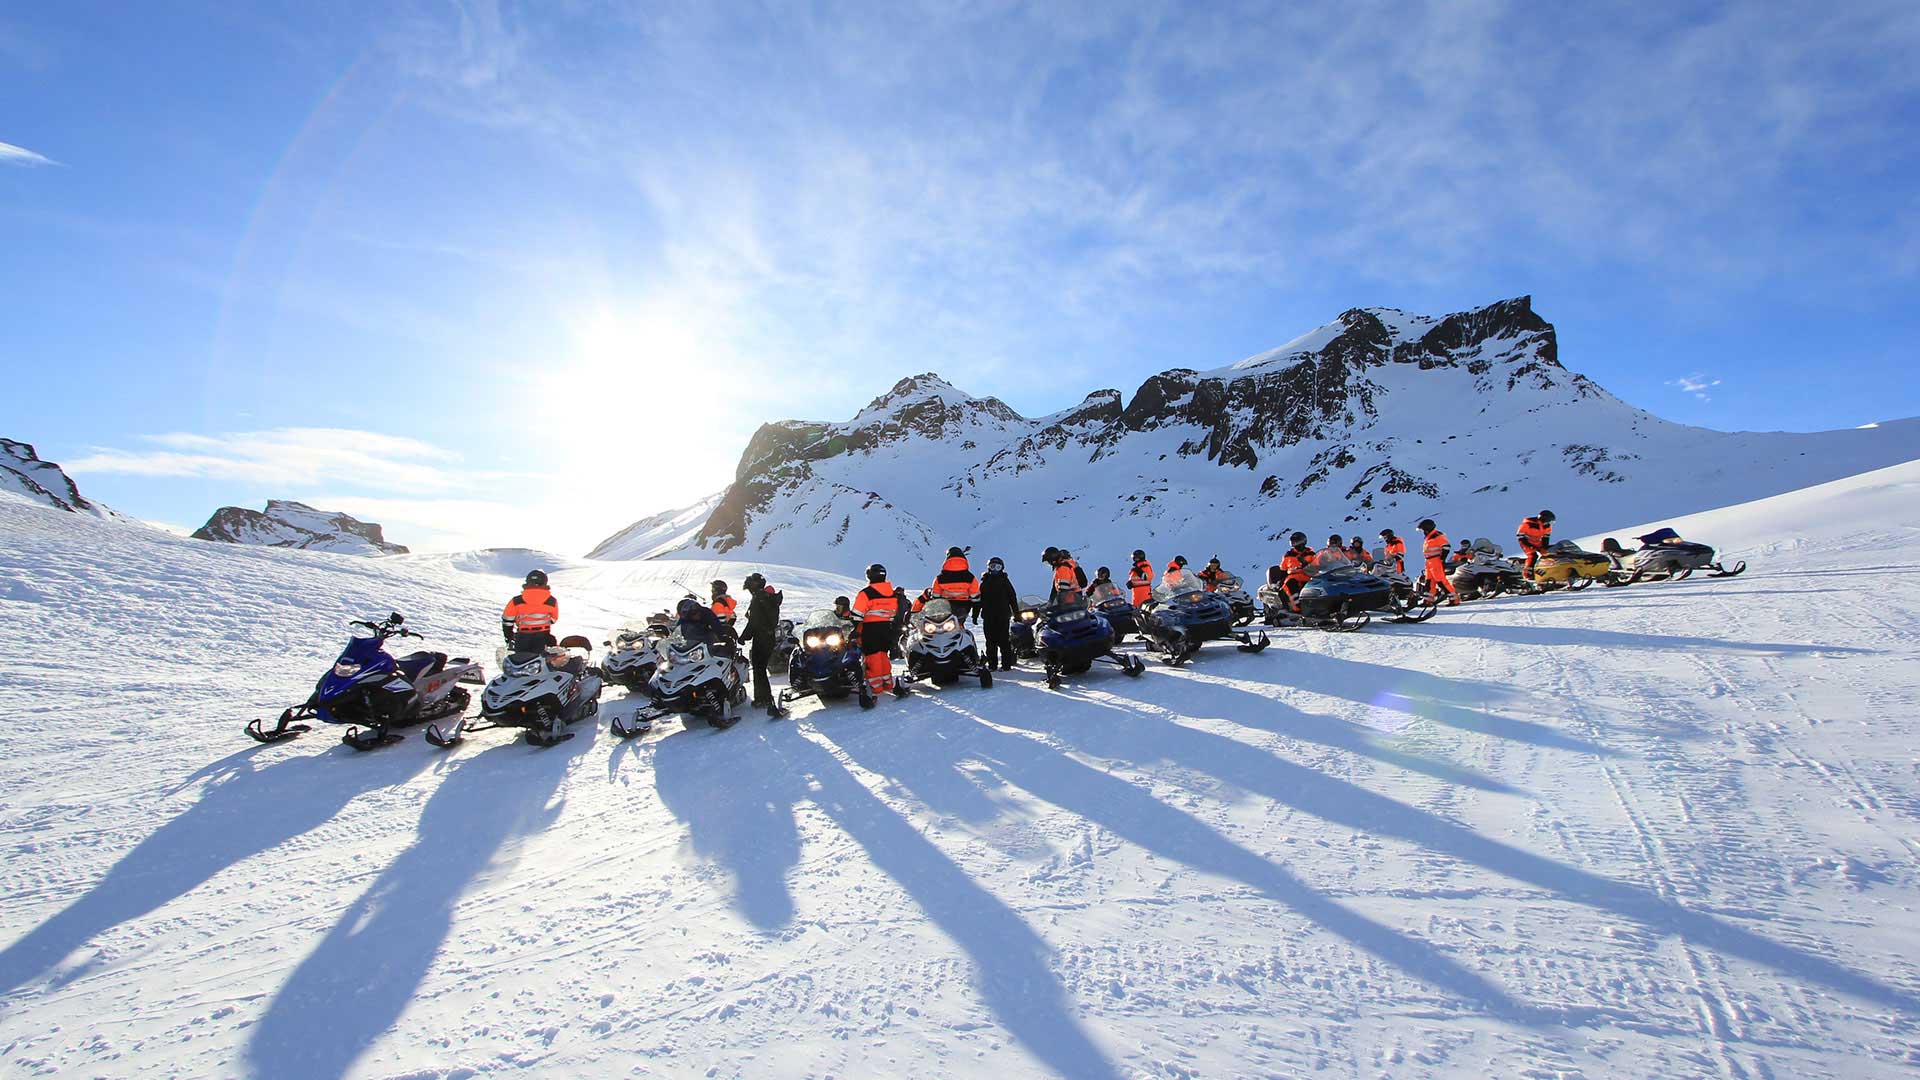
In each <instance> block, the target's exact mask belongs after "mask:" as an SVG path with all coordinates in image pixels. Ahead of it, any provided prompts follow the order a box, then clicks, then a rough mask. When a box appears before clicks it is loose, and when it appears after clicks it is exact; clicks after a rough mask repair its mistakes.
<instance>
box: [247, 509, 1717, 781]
mask: <svg viewBox="0 0 1920 1080" xmlns="http://www.w3.org/2000/svg"><path fill="white" fill-rule="evenodd" d="M1383 535H1385V534H1383ZM1635 539H1636V540H1637V541H1638V542H1639V544H1640V547H1639V548H1638V549H1637V550H1635V551H1631V552H1629V551H1627V550H1626V549H1625V548H1623V547H1622V546H1621V545H1620V544H1619V543H1618V542H1617V541H1615V540H1614V539H1612V538H1608V539H1607V540H1606V541H1605V542H1604V543H1603V544H1602V545H1601V548H1602V550H1600V551H1598V552H1591V551H1585V550H1583V549H1581V548H1580V546H1579V545H1578V544H1576V543H1574V542H1573V541H1571V540H1563V541H1560V542H1558V543H1553V544H1548V545H1545V546H1536V550H1537V551H1538V555H1537V556H1536V558H1535V560H1534V565H1533V567H1532V569H1531V572H1529V571H1528V570H1527V568H1526V565H1525V562H1524V561H1523V560H1521V559H1519V558H1509V557H1507V556H1506V554H1505V553H1504V552H1503V551H1501V549H1500V547H1499V545H1497V544H1494V543H1493V542H1491V541H1489V540H1487V539H1485V538H1480V539H1476V540H1474V541H1473V542H1472V543H1471V544H1469V545H1465V546H1464V547H1463V549H1462V550H1461V551H1460V552H1457V553H1455V554H1454V556H1453V557H1452V558H1451V560H1450V565H1449V568H1448V580H1449V581H1450V582H1451V584H1452V586H1453V589H1454V591H1455V593H1456V595H1457V596H1458V597H1459V598H1460V599H1462V600H1473V599H1479V598H1485V597H1495V596H1501V595H1535V594H1539V593H1544V592H1550V591H1554V590H1560V589H1564V590H1568V591H1580V590H1583V589H1586V588H1588V587H1590V586H1591V585H1592V584H1593V583H1595V582H1599V583H1601V584H1602V585H1604V586H1609V587H1621V586H1627V585H1633V584H1637V583H1640V582H1646V581H1668V580H1672V581H1678V580H1682V579H1684V578H1687V577H1688V576H1690V575H1692V574H1694V573H1695V572H1705V573H1706V574H1707V575H1709V576H1712V577H1733V576H1735V575H1738V574H1740V573H1743V572H1744V571H1745V570H1746V568H1747V565H1746V563H1745V562H1739V563H1736V564H1735V565H1733V566H1732V567H1727V566H1724V565H1723V564H1722V563H1721V562H1720V561H1718V560H1717V559H1716V557H1715V552H1714V549H1713V548H1712V547H1711V546H1709V545H1706V544H1701V543H1695V542H1691V541H1687V540H1684V539H1682V538H1681V537H1680V536H1679V534H1678V533H1676V532H1675V531H1674V530H1673V529H1670V528H1662V529H1657V530H1655V531H1653V532H1651V533H1648V534H1646V535H1644V536H1639V537H1636V538H1635ZM1357 543H1358V541H1357V540H1356V544H1357ZM1356 553H1357V554H1364V553H1359V552H1358V549H1357V548H1356ZM1136 554H1137V553H1136ZM1178 562H1179V563H1180V569H1181V570H1182V572H1180V573H1177V574H1176V573H1171V572H1170V573H1168V574H1166V575H1165V576H1163V577H1162V578H1161V580H1160V581H1159V582H1158V583H1157V584H1154V585H1153V586H1152V589H1151V598H1150V599H1148V600H1147V601H1146V602H1145V603H1142V604H1139V605H1136V604H1135V603H1134V602H1133V599H1132V597H1131V596H1130V595H1129V593H1127V592H1125V591H1123V590H1122V589H1121V588H1120V587H1119V585H1118V584H1117V583H1115V582H1114V581H1112V580H1111V579H1109V578H1107V577H1106V576H1105V575H1104V572H1103V574H1102V576H1101V578H1100V579H1099V580H1097V581H1095V582H1093V583H1092V585H1091V586H1089V587H1086V588H1079V587H1073V584H1072V583H1071V582H1068V583H1066V587H1059V588H1056V589H1055V591H1054V592H1053V593H1052V595H1050V596H1047V597H1040V596H1023V597H1021V598H1020V606H1019V608H1018V610H1017V611H1016V612H1015V614H1014V617H1013V620H1012V625H1011V628H1010V633H1011V644H1012V651H1013V654H1014V656H1016V657H1018V658H1020V659H1022V660H1032V661H1037V662H1039V664H1040V666H1041V668H1042V671H1043V672H1044V675H1045V679H1046V683H1047V686H1048V687H1050V688H1055V689H1057V688H1059V687H1060V686H1062V685H1063V684H1064V682H1065V681H1066V680H1067V679H1069V678H1073V677H1075V676H1080V675H1084V674H1086V673H1087V672H1089V671H1091V670H1092V669H1093V668H1094V667H1095V666H1096V665H1104V666H1110V667H1113V668H1116V669H1118V670H1119V671H1120V672H1121V673H1123V674H1125V675H1127V676H1130V677H1138V676H1139V675H1141V674H1142V673H1143V672H1144V671H1145V670H1146V665H1145V663H1144V662H1143V661H1142V660H1141V659H1140V656H1139V655H1137V654H1132V653H1122V652H1120V651H1119V647H1120V646H1121V645H1122V644H1123V643H1125V642H1126V641H1127V640H1128V639H1129V638H1130V637H1133V636H1138V638H1139V639H1140V641H1141V642H1142V643H1143V644H1144V645H1145V647H1146V649H1147V650H1148V651H1149V652H1150V653H1152V654H1155V655H1158V656H1159V657H1160V658H1161V660H1162V661H1164V662H1165V663H1167V664H1169V665H1172V666H1178V665H1181V664H1184V663H1186V662H1187V661H1189V660H1191V659H1192V658H1193V657H1194V656H1196V655H1197V654H1198V653H1199V651H1200V649H1201V647H1202V646H1203V645H1204V644H1206V643H1207V642H1209V641H1231V642H1233V643H1234V645H1235V646H1236V647H1237V648H1238V649H1239V650H1240V651H1242V652H1248V653H1257V652H1260V651H1261V650H1263V649H1265V648H1266V647H1267V646H1268V644H1269V639H1268V637H1267V635H1266V633H1265V631H1264V630H1250V629H1248V628H1249V627H1250V626H1251V625H1252V624H1253V623H1254V622H1256V621H1258V622H1260V623H1261V624H1262V625H1263V626H1265V627H1272V628H1292V627H1299V628H1314V629H1322V630H1328V631H1333V632H1342V633H1344V632H1351V631H1354V630H1358V629H1360V628H1362V627H1364V626H1366V625H1368V623H1369V622H1370V621H1371V620H1372V619H1373V617H1374V616H1375V614H1376V613H1378V614H1383V615H1385V616H1387V617H1389V618H1390V619H1391V620H1392V621H1395V622H1405V623H1418V622H1422V621H1425V620H1426V619H1429V618H1431V617H1432V616H1433V614H1434V612H1435V610H1436V609H1437V605H1438V602H1439V597H1438V588H1437V587H1436V586H1435V585H1434V584H1433V583H1432V582H1429V580H1428V579H1427V577H1426V576H1425V575H1422V576H1421V577H1419V578H1417V579H1415V578H1412V577H1410V576H1409V575H1408V574H1407V573H1406V572H1405V570H1404V568H1403V567H1402V565H1401V561H1400V560H1399V559H1388V558H1386V557H1384V553H1380V554H1376V555H1375V556H1374V558H1373V561H1372V562H1371V564H1366V563H1358V562H1352V561H1344V560H1341V561H1331V562H1330V563H1329V564H1328V565H1325V566H1323V567H1322V568H1320V569H1319V570H1318V572H1316V573H1314V574H1313V575H1312V576H1311V577H1310V578H1308V579H1307V580H1306V581H1305V582H1304V583H1300V584H1299V585H1298V588H1297V589H1296V590H1294V592H1293V593H1292V595H1291V596H1289V595H1288V591H1287V589H1286V586H1285V584H1284V583H1283V581H1282V580H1281V579H1280V575H1279V573H1278V570H1279V568H1278V567H1276V568H1274V571H1270V572H1269V582H1268V584H1266V585H1263V586H1262V587H1261V588H1260V589H1259V591H1258V593H1257V594H1255V595H1249V594H1248V593H1247V591H1246V587H1245V585H1244V583H1243V582H1242V580H1241V579H1240V578H1239V577H1238V576H1237V575H1234V574H1231V573H1228V572H1226V571H1225V570H1223V569H1222V568H1221V567H1220V565H1219V560H1218V559H1215V560H1213V561H1212V562H1211V563H1210V564H1209V566H1208V568H1207V570H1205V571H1203V572H1200V573H1196V574H1189V573H1185V572H1184V559H1182V560H1178ZM1173 569H1174V567H1172V566H1170V567H1169V570H1170V571H1171V570H1173ZM542 580H543V581H544V575H542ZM1080 580H1081V581H1084V580H1085V579H1084V577H1082V578H1081V579H1080ZM1140 584H1141V585H1142V587H1144V586H1145V584H1146V583H1145V582H1144V581H1143V582H1140ZM844 599H845V598H842V601H844ZM681 603H682V606H683V609H684V608H685V607H686V605H688V604H693V605H698V601H697V600H696V598H695V597H694V596H693V595H692V594H691V593H689V594H688V596H687V597H686V599H685V600H683V601H682V602H681ZM907 618H908V633H907V636H906V638H905V640H904V641H903V642H901V644H900V646H899V649H900V654H901V656H902V658H903V659H904V660H905V661H906V672H905V676H904V679H903V680H901V681H900V684H899V685H897V686H896V687H895V690H894V692H895V693H896V694H904V693H905V692H906V685H907V684H911V683H915V682H927V683H931V684H933V685H935V686H949V685H952V684H954V683H957V682H960V681H962V680H975V681H978V683H979V685H980V686H981V688H982V689H989V688H991V687H992V686H993V665H992V664H991V663H989V662H988V661H987V659H986V658H985V656H984V655H983V652H982V650H981V648H980V645H979V643H978V642H977V641H976V640H975V638H974V635H973V633H972V632H971V631H970V630H969V629H968V628H967V622H966V619H965V617H964V612H963V611H957V610H956V609H955V608H954V606H953V605H952V604H951V603H949V602H948V601H947V600H945V599H932V600H931V601H929V602H926V603H924V604H923V605H916V610H914V611H913V612H912V613H911V615H910V616H908V617H907ZM405 622H406V620H405V618H404V617H403V616H401V615H400V614H399V613H398V612H394V613H392V614H389V615H387V616H386V617H385V618H383V619H378V620H375V619H361V620H355V621H353V622H352V623H351V624H350V625H349V639H348V642H347V645H346V648H345V649H343V650H342V651H341V653H340V655H339V657H338V658H337V659H336V660H335V661H334V663H333V665H332V667H330V668H329V669H328V670H327V671H326V672H325V673H324V674H322V675H321V677H320V679H319V681H318V682H317V683H316V684H315V686H314V689H313V692H312V693H311V694H310V695H309V696H308V698H307V700H306V701H304V702H303V703H301V704H300V705H297V706H294V707H292V708H289V709H286V710H284V711H283V712H281V714H280V716H279V718H278V720H277V721H276V722H275V724H274V725H273V726H271V727H268V726H266V725H264V724H263V723H262V722H261V721H260V720H254V721H252V722H251V723H249V724H248V725H247V726H246V733H247V734H248V735H249V736H251V737H252V738H253V739H255V740H256V741H258V742H261V743H277V742H281V741H283V740H286V739H290V738H293V737H294V736H296V735H299V734H300V733H302V732H305V731H309V730H311V728H312V724H311V722H312V721H317V722H320V723H324V724H332V725H339V726H344V727H346V729H347V731H346V734H345V735H344V736H343V737H342V740H341V741H342V742H343V743H345V744H346V745H347V746H349V747H352V748H353V749H355V750H374V749H378V748H379V747H382V746H388V745H391V744H393V743H396V742H399V741H400V740H401V739H402V738H403V736H402V735H400V734H399V733H398V730H397V729H401V728H406V727H412V726H417V725H421V724H424V725H426V729H425V738H426V740H427V741H428V742H429V743H431V744H433V745H434V746H438V747H442V748H445V747H451V746H454V745H457V744H458V743H460V742H461V741H462V740H463V739H464V738H465V737H466V736H467V735H469V734H472V733H474V732H478V731H487V730H492V729H496V728H506V729H514V730H518V731H520V732H522V733H524V736H525V738H526V741H527V742H528V743H529V744H531V745H534V746H553V745H556V744H558V743H561V742H564V741H566V740H567V739H570V738H572V737H573V734H572V732H570V731H568V730H567V728H568V727H570V726H572V725H573V724H576V723H579V722H580V721H582V720H586V719H588V718H590V717H593V716H595V715H597V714H598V712H599V701H600V696H601V693H602V691H603V689H604V687H605V685H606V684H607V683H609V682H610V683H613V684H614V685H616V686H620V687H623V688H625V689H626V690H627V691H629V693H630V694H634V695H644V696H645V698H646V699H647V700H648V701H649V702H650V705H649V706H647V707H644V708H642V709H640V710H638V711H635V712H633V713H631V714H629V715H625V716H616V717H615V718H614V719H613V721H612V723H611V729H612V731H613V733H614V734H616V735H618V736H620V737H622V738H633V737H636V736H639V735H643V734H645V733H646V732H647V731H649V730H651V729H652V727H653V725H654V723H655V722H657V721H658V720H659V719H662V718H664V717H667V716H671V715H680V716H682V717H684V718H686V719H687V720H688V721H695V720H699V721H705V722H706V723H708V724H709V725H711V726H713V727H716V728H726V727H731V726H732V725H733V724H734V723H735V722H737V721H738V719H739V713H738V709H739V707H740V706H741V705H742V704H743V703H745V701H746V698H747V663H746V658H745V657H744V656H742V655H741V651H740V649H739V645H738V641H737V640H736V639H734V637H733V635H732V634H731V632H730V631H728V632H725V633H724V634H720V635H715V634H713V633H706V634H701V633H697V632H694V631H695V629H697V627H696V628H690V627H689V624H688V621H687V620H686V619H684V618H682V619H676V618H675V617H674V616H672V615H671V614H669V613H667V612H664V611H662V612H658V613H656V614H654V615H653V616H651V617H650V618H648V619H647V620H646V621H645V622H642V623H637V624H629V625H626V626H622V627H620V628H619V629H618V630H616V631H614V632H613V633H612V634H611V635H609V637H608V638H607V639H606V641H605V642H604V645H605V646H606V650H607V651H606V653H605V655H604V657H603V659H602V661H601V663H600V664H599V665H597V666H595V665H593V664H592V663H591V659H592V643H591V642H589V641H588V640H587V639H586V638H584V637H580V636H577V635H575V636H570V637H566V638H562V639H560V640H559V641H557V642H556V641H554V639H553V637H552V635H551V634H547V635H544V636H526V635H523V637H522V639H516V640H515V641H514V642H513V643H512V644H511V645H510V646H509V648H506V649H502V650H501V654H500V657H499V662H500V666H501V672H500V674H499V675H498V676H496V677H495V678H494V679H492V680H491V681H488V680H487V679H486V678H485V676H484V674H483V672H482V669H481V666H480V665H479V664H478V663H476V662H475V661H473V660H470V659H468V658H466V657H449V656H447V655H446V654H445V653H438V652H428V651H419V652H411V653H408V654H406V655H404V656H398V657H396V656H394V655H393V654H392V653H390V652H388V651H387V643H388V642H389V641H392V640H394V639H399V638H409V637H413V638H417V637H419V636H420V635H419V634H417V633H415V632H414V631H413V630H411V629H409V628H408V627H407V626H406V625H405ZM535 637H540V638H542V639H541V640H534V638H535ZM768 666H769V668H770V669H771V670H774V671H784V672H785V673H786V675H787V686H786V688H784V689H783V690H781V691H780V693H779V697H778V704H777V705H776V706H775V707H774V708H773V710H772V711H773V712H774V714H775V715H780V714H781V713H782V712H783V711H784V707H785V706H786V705H787V704H790V703H791V702H793V701H797V700H799V699H801V698H805V697H815V698H819V699H823V700H844V699H847V698H852V699H854V700H855V701H857V702H858V703H859V705H860V707H861V708H863V709H870V708H872V707H873V706H874V704H875V702H876V694H875V691H874V689H873V687H872V685H871V684H870V681H869V678H868V675H867V672H866V671H865V670H864V669H863V664H862V655H861V650H860V648H859V624H858V623H857V622H855V621H854V617H853V616H852V615H851V613H850V612H847V611H845V610H838V609H822V610H819V611H816V612H814V613H813V614H812V615H811V616H810V617H809V618H808V619H807V621H806V622H805V624H804V625H802V626H800V627H798V628H796V627H795V625H794V623H793V622H792V620H788V619H782V620H779V622H778V627H777V630H776V634H775V644H774V648H773V652H772V660H771V662H770V663H769V665H768ZM483 684H484V689H483V690H482V691H481V695H480V705H481V707H480V712H479V714H478V715H477V716H473V717H469V716H467V715H466V711H467V708H468V706H469V705H470V704H471V703H472V700H473V695H472V693H471V692H470V691H469V690H468V689H467V687H468V686H473V685H483ZM450 717H451V718H452V723H451V724H450V725H448V726H447V727H445V728H442V727H441V726H440V724H439V723H438V722H439V721H443V720H446V719H448V718H450Z"/></svg>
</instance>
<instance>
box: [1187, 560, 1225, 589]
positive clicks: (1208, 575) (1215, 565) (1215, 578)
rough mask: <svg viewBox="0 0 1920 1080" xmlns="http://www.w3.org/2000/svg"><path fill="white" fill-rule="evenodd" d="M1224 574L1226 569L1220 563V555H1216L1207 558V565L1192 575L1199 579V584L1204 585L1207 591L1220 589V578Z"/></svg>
mask: <svg viewBox="0 0 1920 1080" xmlns="http://www.w3.org/2000/svg"><path fill="white" fill-rule="evenodd" d="M1226 576H1227V571H1226V569H1225V568H1224V567H1222V566H1221V565H1220V556H1218V555H1215V556H1214V557H1213V558H1211V559H1208V560H1207V565H1206V566H1205V567H1203V568H1202V569H1201V570H1200V572H1199V573H1198V574H1195V575H1194V577H1197V578H1199V579H1200V584H1201V585H1202V586H1204V587H1205V588H1206V590H1207V591H1208V592H1218V591H1220V579H1221V578H1223V577H1226Z"/></svg>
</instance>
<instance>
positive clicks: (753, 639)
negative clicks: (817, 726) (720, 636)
mask: <svg viewBox="0 0 1920 1080" xmlns="http://www.w3.org/2000/svg"><path fill="white" fill-rule="evenodd" d="M746 587H747V597H748V599H747V629H746V632H745V633H743V634H741V635H740V640H741V642H742V643H744V644H746V645H748V646H750V647H751V651H749V652H748V654H747V657H748V659H749V660H750V661H751V662H752V663H753V706H754V708H756V709H765V710H767V711H768V712H769V713H773V714H776V715H777V714H778V713H779V706H778V705H776V704H775V703H774V700H773V686H772V684H770V683H769V682H768V681H767V661H768V660H769V659H771V658H772V657H773V644H774V638H775V637H776V636H778V634H779V623H780V601H781V599H782V597H781V595H780V592H779V591H778V590H777V589H775V588H774V587H773V586H771V585H769V584H767V579H766V578H764V577H762V576H760V573H759V572H758V571H755V572H754V573H751V574H748V575H747V580H746Z"/></svg>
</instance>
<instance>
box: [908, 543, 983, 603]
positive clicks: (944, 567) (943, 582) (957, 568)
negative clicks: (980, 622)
mask: <svg viewBox="0 0 1920 1080" xmlns="http://www.w3.org/2000/svg"><path fill="white" fill-rule="evenodd" d="M927 592H928V593H930V594H931V595H932V596H933V597H937V598H939V599H942V600H945V601H946V602H947V603H948V604H949V605H950V606H951V607H952V608H953V614H954V616H955V617H956V618H958V619H959V620H960V621H961V622H966V621H967V616H968V615H969V614H971V613H972V612H973V609H974V605H976V604H978V603H979V602H980V582H979V581H978V580H977V579H975V578H974V576H973V568H972V567H970V566H968V565H967V553H966V551H965V550H964V549H962V548H957V547H950V548H948V549H947V561H946V562H944V563H941V564H940V573H939V574H938V575H936V576H935V577H934V579H933V587H932V588H930V589H928V590H927ZM914 610H915V611H918V610H920V609H919V607H918V606H917V605H916V606H915V608H914Z"/></svg>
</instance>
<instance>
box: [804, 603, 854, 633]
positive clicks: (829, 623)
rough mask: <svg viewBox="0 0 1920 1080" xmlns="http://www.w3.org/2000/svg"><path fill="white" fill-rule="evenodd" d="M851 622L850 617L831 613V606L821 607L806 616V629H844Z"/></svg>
mask: <svg viewBox="0 0 1920 1080" xmlns="http://www.w3.org/2000/svg"><path fill="white" fill-rule="evenodd" d="M852 624H853V620H852V619H844V618H841V617H840V616H838V615H835V614H834V613H833V609H832V608H821V609H820V610H819V611H816V612H814V613H813V614H811V615H809V616H807V624H806V626H805V627H804V629H807V630H845V629H846V628H847V627H848V626H851V625H852Z"/></svg>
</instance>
